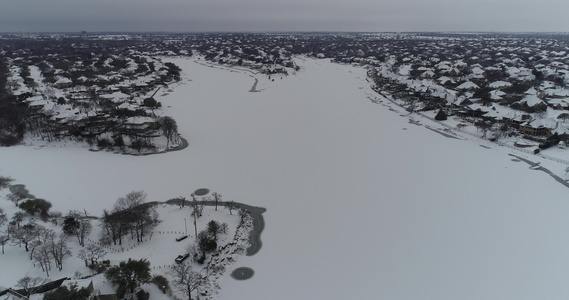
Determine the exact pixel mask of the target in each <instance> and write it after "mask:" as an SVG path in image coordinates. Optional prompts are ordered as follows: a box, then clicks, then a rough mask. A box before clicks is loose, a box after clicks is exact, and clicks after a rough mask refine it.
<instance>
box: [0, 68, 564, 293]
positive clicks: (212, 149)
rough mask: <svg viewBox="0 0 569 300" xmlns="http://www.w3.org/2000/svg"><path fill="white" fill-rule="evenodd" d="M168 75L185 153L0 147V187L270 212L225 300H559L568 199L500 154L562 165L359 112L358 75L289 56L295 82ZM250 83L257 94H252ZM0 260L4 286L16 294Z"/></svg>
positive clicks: (361, 85)
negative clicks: (206, 201)
mask: <svg viewBox="0 0 569 300" xmlns="http://www.w3.org/2000/svg"><path fill="white" fill-rule="evenodd" d="M175 62H176V63H177V64H178V65H180V66H181V67H182V69H183V72H184V73H185V76H186V80H184V81H183V83H182V84H181V85H179V86H177V87H175V88H174V90H173V92H171V93H169V94H168V95H165V96H163V97H160V98H159V99H157V100H158V101H160V102H162V104H163V106H164V107H165V112H164V113H165V115H171V116H173V117H174V118H175V119H176V121H177V123H178V127H179V131H180V133H181V134H182V136H183V137H185V138H187V139H188V141H189V143H190V147H189V148H187V149H185V150H183V151H177V152H170V153H166V154H160V155H150V156H142V157H135V156H124V155H116V154H111V153H107V152H88V151H86V150H85V149H84V148H80V147H76V146H72V145H68V146H67V147H65V148H62V147H59V146H53V145H48V146H45V147H33V146H18V147H11V148H1V149H0V175H2V176H10V177H12V178H15V179H16V180H17V182H16V183H23V184H26V187H27V188H28V190H29V191H30V192H31V193H32V194H34V195H36V196H37V197H40V198H44V199H46V200H49V201H51V202H52V203H53V209H54V210H60V211H64V212H65V211H67V210H69V209H79V210H82V209H83V208H85V209H87V211H89V212H90V213H91V214H95V215H100V214H101V212H102V209H104V208H110V207H111V206H112V204H113V203H114V202H115V200H116V199H117V198H118V197H120V196H123V195H125V194H126V193H128V192H129V191H132V190H144V191H146V192H147V193H148V198H149V200H159V201H164V200H167V199H171V198H175V197H178V196H180V195H182V196H185V197H187V198H189V195H190V194H191V193H192V192H193V191H194V190H195V189H196V188H201V187H206V188H210V189H211V190H213V191H216V192H219V193H221V194H223V195H224V200H235V201H238V202H244V203H248V204H251V205H255V206H261V207H265V208H267V212H266V213H264V217H265V223H266V227H265V230H264V231H263V234H262V240H263V248H262V249H261V251H260V252H259V253H258V254H256V255H254V256H250V257H243V258H241V259H240V260H239V261H238V263H237V264H236V265H234V267H239V266H246V267H250V268H252V269H254V271H255V275H254V276H253V278H251V279H249V280H245V281H237V280H233V279H231V278H230V277H229V276H228V275H229V273H230V272H227V273H226V278H225V279H224V281H223V283H222V290H221V294H220V295H219V298H220V299H537V298H541V299H559V298H562V297H565V296H566V295H567V294H568V293H569V286H568V285H567V284H566V283H567V282H568V280H569V256H568V253H569V235H568V234H567V230H568V229H569V201H567V194H568V193H569V189H567V187H565V186H564V185H562V184H560V183H558V182H556V181H555V180H553V178H551V177H550V176H549V175H547V174H546V173H544V172H540V171H536V170H532V169H530V168H529V165H528V164H526V163H524V162H520V161H513V160H512V159H513V158H514V157H511V156H509V155H508V154H509V153H515V154H517V155H519V156H522V157H527V158H528V159H530V160H532V161H535V162H540V163H541V164H542V165H543V166H546V167H548V168H549V169H550V170H551V171H552V172H554V173H557V174H559V175H563V174H564V171H563V170H564V169H565V166H563V165H561V164H559V163H555V162H552V161H549V160H544V159H542V158H540V157H536V156H533V155H529V154H525V153H518V152H514V150H512V149H509V148H504V147H498V146H496V145H495V144H491V143H488V142H484V141H481V140H477V139H474V138H472V137H470V136H468V139H464V138H461V139H454V138H448V137H446V136H443V135H440V134H437V133H435V132H433V131H431V130H429V129H428V128H426V127H425V126H424V125H428V126H429V127H431V128H437V126H438V125H437V124H436V123H430V121H429V120H427V119H420V118H419V117H417V116H414V119H415V120H418V121H419V123H420V124H422V126H418V125H416V124H411V123H409V116H407V112H405V111H403V110H402V109H400V108H398V107H397V106H395V105H393V104H390V103H389V102H387V101H384V102H382V103H381V104H385V105H377V104H373V103H372V102H371V101H370V99H368V97H376V95H373V93H372V91H371V89H370V88H369V84H368V83H367V82H366V80H365V74H366V73H365V70H364V69H361V68H355V67H351V66H346V65H337V64H331V63H329V62H328V61H327V60H313V59H302V58H298V59H297V62H298V64H299V65H301V66H303V69H302V70H300V71H299V72H297V73H296V74H295V75H290V76H285V77H283V79H280V76H276V77H275V80H274V81H269V80H268V78H267V77H266V76H264V75H259V74H258V75H252V74H251V73H249V72H241V71H239V70H235V71H233V72H229V71H227V70H226V69H222V68H218V67H213V66H207V65H204V64H201V63H196V62H194V61H193V59H176V60H175ZM251 76H256V78H257V79H259V82H258V84H257V86H256V89H257V90H259V91H260V92H255V93H252V92H249V90H250V89H251V87H252V86H253V84H254V82H255V79H254V78H253V77H251ZM390 107H392V108H391V109H390ZM459 137H460V136H459ZM480 145H482V146H484V147H480ZM6 203H8V202H6ZM8 204H10V203H8ZM172 254H173V255H174V254H176V255H177V253H172ZM174 256H175V255H174ZM2 258H3V257H2V256H1V255H0V268H1V269H0V270H1V271H0V279H3V280H8V281H9V280H17V278H10V276H11V274H10V273H9V272H7V271H4V270H5V269H4V267H1V266H3V265H4V262H2ZM0 285H2V284H0Z"/></svg>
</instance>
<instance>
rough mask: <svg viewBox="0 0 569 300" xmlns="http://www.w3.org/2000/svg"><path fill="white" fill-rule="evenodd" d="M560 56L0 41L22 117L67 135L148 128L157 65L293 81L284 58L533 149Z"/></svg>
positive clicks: (340, 38)
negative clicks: (346, 74) (351, 77)
mask: <svg viewBox="0 0 569 300" xmlns="http://www.w3.org/2000/svg"><path fill="white" fill-rule="evenodd" d="M567 49H569V39H568V38H567V36H566V35H564V34H497V33H487V34H452V33H271V34H268V33H227V34H222V33H216V34H172V35H169V34H135V35H76V36H73V35H66V36H61V35H59V36H57V38H53V37H52V36H38V37H33V38H32V37H26V38H22V37H14V36H8V37H6V36H0V54H2V56H4V57H5V58H6V61H8V62H9V64H10V78H9V79H8V84H7V86H8V87H9V88H10V90H11V92H12V93H14V94H20V95H26V96H25V97H24V98H26V100H25V101H27V102H28V103H29V104H30V107H32V108H33V109H34V110H36V111H41V112H42V113H43V114H45V115H48V116H49V118H50V119H51V120H53V121H55V122H56V123H57V124H65V123H68V124H72V125H73V126H71V128H73V130H72V132H73V131H74V130H75V131H77V130H78V129H77V127H80V128H89V127H92V126H94V127H98V126H99V127H100V125H101V124H104V123H105V120H112V121H113V122H115V123H117V124H121V126H122V128H128V129H133V130H135V131H136V130H138V129H140V130H141V131H140V132H139V134H142V132H143V131H144V130H147V129H149V128H150V129H152V128H156V126H153V124H152V123H153V121H151V120H150V119H151V118H152V113H153V108H152V107H146V106H144V99H146V98H148V97H151V96H152V95H153V94H154V93H156V91H157V90H158V89H159V88H163V89H167V84H168V83H170V82H173V81H175V80H177V79H178V78H179V69H176V68H177V67H176V66H172V65H168V64H164V63H162V62H161V60H160V59H159V57H160V56H164V55H176V56H188V55H193V54H194V53H199V54H200V55H201V56H203V57H204V58H205V59H206V60H208V61H211V62H215V63H219V64H230V65H239V66H242V67H246V68H251V69H257V70H259V71H260V72H262V73H267V74H275V73H283V74H286V72H287V70H291V69H298V68H299V66H298V65H297V64H296V62H295V60H294V57H295V55H307V56H313V57H317V58H323V59H324V58H325V59H331V60H333V61H335V62H338V63H350V64H358V65H362V66H365V67H367V68H369V72H368V74H369V76H370V78H371V79H373V80H374V82H375V84H376V87H377V90H378V91H381V92H383V93H389V94H391V95H392V96H393V97H394V98H396V99H399V100H401V101H403V102H404V104H405V105H408V107H409V109H413V110H430V109H445V110H447V112H448V113H451V114H456V115H459V116H464V117H465V118H470V119H473V120H474V121H473V122H477V123H478V124H487V123H491V124H493V126H492V128H502V129H503V128H509V129H513V130H516V131H517V132H519V133H521V134H523V135H527V136H531V137H536V138H540V137H547V136H550V135H554V134H558V135H567V134H568V133H569V125H568V124H567V122H566V121H567V118H565V114H566V113H565V110H567V109H569V89H568V88H567V82H568V80H569V53H568V51H567ZM125 117H126V118H125ZM480 120H482V121H484V122H480ZM154 123H155V120H154ZM78 124H79V125H78ZM85 124H86V125H85ZM123 125H124V126H123ZM91 132H98V130H91ZM148 133H149V131H148V132H147V135H148V136H152V134H148ZM155 134H158V133H155Z"/></svg>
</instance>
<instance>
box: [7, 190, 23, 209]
mask: <svg viewBox="0 0 569 300" xmlns="http://www.w3.org/2000/svg"><path fill="white" fill-rule="evenodd" d="M25 198H26V197H24V196H23V195H22V194H20V193H15V194H9V195H7V196H6V199H7V200H9V201H11V202H13V203H14V204H15V205H16V206H18V202H20V201H21V200H24V199H25Z"/></svg>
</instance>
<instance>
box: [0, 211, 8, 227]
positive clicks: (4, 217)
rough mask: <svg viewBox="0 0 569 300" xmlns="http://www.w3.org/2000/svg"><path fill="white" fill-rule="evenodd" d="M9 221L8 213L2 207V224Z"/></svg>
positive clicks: (0, 214)
mask: <svg viewBox="0 0 569 300" xmlns="http://www.w3.org/2000/svg"><path fill="white" fill-rule="evenodd" d="M6 222H8V215H7V214H6V213H5V212H4V209H2V208H1V207H0V226H2V225H4V223H6Z"/></svg>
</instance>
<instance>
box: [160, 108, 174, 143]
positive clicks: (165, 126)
mask: <svg viewBox="0 0 569 300" xmlns="http://www.w3.org/2000/svg"><path fill="white" fill-rule="evenodd" d="M158 124H160V127H161V128H162V131H163V132H164V135H165V136H166V148H168V146H169V145H170V142H171V141H173V140H174V139H175V137H177V134H178V125H177V124H176V121H175V120H174V119H173V118H172V117H168V116H165V117H161V118H159V119H158Z"/></svg>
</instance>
